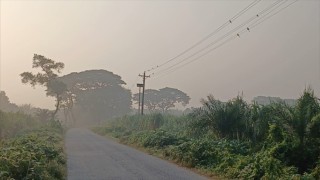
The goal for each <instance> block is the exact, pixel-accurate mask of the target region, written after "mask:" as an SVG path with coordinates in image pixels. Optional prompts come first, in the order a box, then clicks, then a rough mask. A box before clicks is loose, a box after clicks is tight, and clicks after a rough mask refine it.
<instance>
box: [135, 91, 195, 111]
mask: <svg viewBox="0 0 320 180" xmlns="http://www.w3.org/2000/svg"><path fill="white" fill-rule="evenodd" d="M133 100H134V101H136V102H138V101H139V94H138V93H137V94H134V95H133ZM189 101H190V97H189V96H188V95H187V94H186V93H184V92H182V91H180V90H178V89H174V88H169V87H166V88H162V89H160V90H155V89H147V90H145V94H144V104H145V106H146V107H147V108H148V110H149V111H150V112H153V111H155V110H157V109H159V110H161V111H162V112H166V111H167V110H168V109H170V108H172V107H175V105H176V104H177V103H181V104H182V105H183V106H185V105H187V104H188V103H189Z"/></svg>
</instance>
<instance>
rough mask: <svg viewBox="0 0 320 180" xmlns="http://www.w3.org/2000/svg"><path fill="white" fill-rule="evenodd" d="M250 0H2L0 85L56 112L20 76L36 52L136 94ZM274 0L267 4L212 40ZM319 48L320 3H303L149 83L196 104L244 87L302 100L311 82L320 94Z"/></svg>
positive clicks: (22, 100) (248, 92)
mask: <svg viewBox="0 0 320 180" xmlns="http://www.w3.org/2000/svg"><path fill="white" fill-rule="evenodd" d="M251 2H253V0H233V1H232V0H211V1H210V0H203V1H198V0H185V1H183V0H181V1H179V0H171V1H170V0H167V1H160V0H154V1H134V0H133V1H108V0H105V1H103V0H100V1H89V0H73V1H62V0H44V1H31V0H27V1H17V0H12V1H9V0H1V1H0V3H1V4H0V16H1V19H0V20H1V34H0V35H1V36H0V38H1V47H0V48H1V51H0V53H1V55H0V58H1V59H0V62H1V66H0V67H1V71H0V76H1V77H0V79H1V81H0V89H1V90H4V91H6V93H7V95H8V96H9V98H10V100H11V101H12V102H14V103H17V104H26V103H31V104H32V105H34V106H38V107H47V108H53V105H54V101H53V99H51V98H48V97H46V96H45V92H44V91H43V90H44V89H43V88H39V87H36V89H33V88H31V87H30V86H28V85H23V84H22V83H21V80H20V77H19V74H20V73H22V72H24V71H31V64H32V57H33V54H34V53H37V54H41V55H44V56H46V57H48V58H51V59H53V60H55V61H61V62H64V63H65V66H66V67H65V69H64V70H63V73H62V75H64V74H69V73H71V72H75V71H78V72H79V71H83V70H88V69H105V70H108V71H111V72H113V73H115V74H118V75H120V76H121V77H122V78H123V80H124V81H125V82H126V83H127V86H126V87H127V88H129V89H131V90H132V91H133V92H134V93H135V92H137V88H136V87H135V85H136V83H137V82H140V81H141V79H138V76H137V75H138V74H139V73H142V72H143V71H144V70H147V69H149V68H151V67H154V66H157V65H160V64H162V63H164V62H166V61H168V60H169V59H170V58H172V57H175V56H176V55H178V54H179V53H181V52H182V51H184V50H185V49H187V48H189V47H190V46H191V45H193V44H194V43H196V42H197V41H199V40H200V39H201V38H203V37H205V36H206V35H208V34H209V33H211V32H213V31H214V30H215V29H217V28H218V27H220V26H221V25H222V24H224V23H225V22H227V21H228V19H230V18H231V17H232V16H234V15H235V14H237V13H238V12H239V11H241V10H242V9H244V8H245V7H246V6H248V5H249V4H250V3H251ZM274 2H275V1H272V0H262V1H261V2H260V3H258V4H257V5H256V6H255V7H253V8H252V9H250V11H248V12H247V13H246V14H244V15H243V16H241V17H239V19H238V20H237V21H235V22H234V23H232V24H231V25H229V26H228V27H227V28H226V29H224V30H223V31H221V32H219V33H218V34H216V36H213V37H212V38H210V39H209V40H208V41H207V42H206V43H207V44H209V43H210V42H214V41H215V39H217V38H219V37H222V36H223V35H224V34H225V33H226V32H228V31H229V30H232V29H233V28H235V27H236V26H237V25H239V24H241V23H243V22H245V21H247V20H248V19H250V18H251V17H253V16H254V15H255V14H257V13H259V12H261V11H262V10H263V9H264V8H266V7H268V6H269V5H270V4H272V3H274ZM290 2H292V0H289V1H288V3H290ZM237 23H238V24H237ZM244 28H245V27H244ZM237 32H238V31H237ZM237 32H236V33H237ZM205 45H206V44H204V45H203V46H202V47H204V46H205ZM199 48H201V46H200V47H199ZM319 49H320V1H319V0H300V1H298V2H296V3H294V4H292V5H291V6H290V7H288V8H286V9H285V10H283V11H281V12H280V13H279V14H277V15H275V16H273V17H272V18H270V19H268V20H267V21H264V22H263V23H261V24H260V25H258V26H256V28H254V29H251V30H250V32H247V33H245V34H243V35H240V38H236V39H234V40H232V41H230V42H228V43H226V44H225V45H224V46H222V47H220V48H218V49H216V50H214V51H213V52H211V53H210V54H208V55H206V56H204V57H202V58H200V59H199V60H197V61H195V62H193V63H191V64H189V65H186V66H184V67H183V68H180V69H177V70H176V71H174V72H172V73H170V74H167V75H165V76H159V77H155V78H150V79H148V80H147V83H146V86H147V88H152V89H159V88H163V87H167V86H168V87H173V88H178V89H180V90H182V91H184V92H186V93H187V94H188V95H189V96H190V97H191V98H192V100H191V105H193V106H198V105H199V104H200V103H199V100H200V99H201V98H204V97H206V96H207V95H208V94H213V95H214V96H215V97H216V98H218V99H221V100H227V99H230V98H233V97H235V96H237V95H238V93H241V92H243V93H244V97H245V98H246V99H247V100H251V99H252V98H253V97H254V96H258V95H266V96H280V97H283V98H297V97H298V96H299V95H300V94H301V93H302V91H303V89H304V88H305V87H306V86H308V85H310V86H312V87H313V89H314V90H315V93H316V95H317V96H320V53H319V51H320V50H319ZM195 51H196V50H193V51H191V52H190V54H192V53H193V52H195ZM186 56H188V55H186ZM181 59H183V57H182V58H181ZM177 60H179V59H177ZM172 64H174V62H173V63H172ZM168 65H169V66H170V65H171V64H170V63H169V64H168Z"/></svg>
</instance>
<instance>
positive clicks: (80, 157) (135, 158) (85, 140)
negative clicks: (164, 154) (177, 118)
mask: <svg viewBox="0 0 320 180" xmlns="http://www.w3.org/2000/svg"><path fill="white" fill-rule="evenodd" d="M66 151H67V156H68V160H67V163H68V179H69V180H74V179H75V180H82V179H83V180H92V179H94V180H102V179H106V180H107V179H108V180H109V179H110V180H111V179H115V180H121V179H124V180H131V179H132V180H134V179H139V180H143V179H147V180H149V179H150V180H156V179H172V180H179V179H183V180H184V179H186V180H187V179H195V180H198V179H199V180H200V179H206V178H205V177H203V176H200V175H197V174H195V173H194V172H192V171H189V170H187V169H184V168H181V167H179V166H177V165H175V164H172V163H169V162H167V161H164V160H161V159H159V158H156V157H153V156H151V155H148V154H145V153H143V152H140V151H138V150H135V149H133V148H130V147H128V146H125V145H122V144H119V143H117V142H115V141H112V140H109V139H107V138H104V137H102V136H99V135H97V134H94V133H93V132H91V131H89V130H86V129H78V128H74V129H70V130H69V131H68V132H67V135H66Z"/></svg>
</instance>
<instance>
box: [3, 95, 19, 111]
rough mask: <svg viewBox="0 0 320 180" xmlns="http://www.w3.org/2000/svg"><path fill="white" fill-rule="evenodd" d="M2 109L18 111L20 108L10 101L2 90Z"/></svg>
mask: <svg viewBox="0 0 320 180" xmlns="http://www.w3.org/2000/svg"><path fill="white" fill-rule="evenodd" d="M0 110H2V111H6V112H10V111H11V112H16V111H18V110H19V109H18V106H17V105H15V104H13V103H11V102H10V100H9V98H8V96H7V95H6V93H5V92H4V91H0Z"/></svg>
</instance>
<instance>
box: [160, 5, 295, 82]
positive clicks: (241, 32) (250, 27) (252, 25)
mask: <svg viewBox="0 0 320 180" xmlns="http://www.w3.org/2000/svg"><path fill="white" fill-rule="evenodd" d="M287 1H288V0H285V1H283V2H282V3H281V4H280V5H278V6H277V7H276V8H274V9H273V10H272V11H270V12H268V13H266V14H265V15H264V16H262V19H259V20H258V21H256V22H254V23H252V24H251V25H250V26H248V27H247V28H246V29H243V30H242V31H240V32H239V33H237V34H236V35H234V36H232V37H230V38H228V39H227V40H225V41H223V42H222V43H220V44H218V45H217V46H215V47H214V48H211V49H209V50H208V51H206V52H205V53H203V54H202V55H200V56H198V57H196V58H194V59H192V60H190V61H188V62H187V63H184V64H182V65H180V66H178V67H176V68H174V69H172V67H174V66H176V65H177V64H180V63H182V62H184V61H180V62H179V63H176V64H175V65H173V66H170V68H171V69H169V68H167V69H166V70H169V71H167V73H166V74H164V75H163V76H166V75H168V74H170V73H172V72H174V71H176V70H177V69H180V68H182V67H184V66H186V65H188V64H190V63H191V62H194V61H196V60H198V59H200V58H201V57H203V56H205V55H207V54H209V53H210V52H212V51H213V50H216V49H218V48H219V47H221V46H223V45H224V44H226V43H227V42H229V41H231V40H233V39H235V38H237V37H240V35H242V34H244V33H246V32H248V31H249V30H250V29H253V28H255V27H256V26H258V25H259V24H261V23H263V22H264V21H266V20H267V19H269V18H271V17H273V16H275V15H276V14H278V13H280V12H281V11H283V10H284V9H286V8H288V7H289V6H291V5H292V4H294V3H296V2H297V1H298V0H295V1H293V2H291V3H290V4H288V5H286V6H284V7H282V8H280V9H279V10H278V11H276V12H274V13H273V14H271V15H270V16H267V15H269V14H270V13H271V12H273V11H275V10H276V9H278V8H279V7H280V6H281V5H283V4H284V3H285V2H287ZM269 10H270V9H269ZM264 12H266V11H264ZM194 54H196V53H194ZM194 54H193V55H191V56H189V57H188V58H185V59H184V60H187V59H189V58H190V57H193V56H194ZM197 54H198V53H197ZM163 76H155V77H163Z"/></svg>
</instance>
